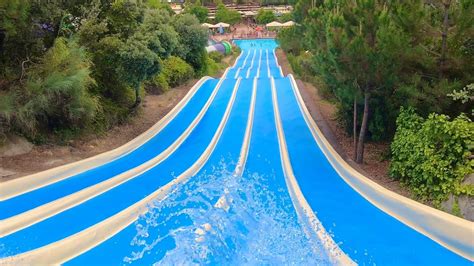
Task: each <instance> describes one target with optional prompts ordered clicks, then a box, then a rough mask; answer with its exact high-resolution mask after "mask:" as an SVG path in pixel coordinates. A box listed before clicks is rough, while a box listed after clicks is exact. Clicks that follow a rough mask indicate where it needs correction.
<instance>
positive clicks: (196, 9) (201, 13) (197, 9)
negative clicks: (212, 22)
mask: <svg viewBox="0 0 474 266" xmlns="http://www.w3.org/2000/svg"><path fill="white" fill-rule="evenodd" d="M185 12H187V13H189V14H193V15H194V16H196V17H197V19H198V20H199V22H200V23H204V22H206V21H207V15H208V12H209V11H208V10H207V8H206V7H203V6H202V5H201V1H199V0H198V1H196V3H194V4H192V5H189V6H187V7H186V8H185Z"/></svg>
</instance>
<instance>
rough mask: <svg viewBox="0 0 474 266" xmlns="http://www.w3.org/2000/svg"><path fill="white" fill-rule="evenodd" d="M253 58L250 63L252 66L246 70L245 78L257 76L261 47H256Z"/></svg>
mask: <svg viewBox="0 0 474 266" xmlns="http://www.w3.org/2000/svg"><path fill="white" fill-rule="evenodd" d="M255 53H256V55H255V60H254V62H253V64H252V66H251V67H250V68H249V69H248V70H247V75H246V78H254V77H257V74H258V70H259V68H260V64H261V62H262V60H261V59H262V49H256V50H255Z"/></svg>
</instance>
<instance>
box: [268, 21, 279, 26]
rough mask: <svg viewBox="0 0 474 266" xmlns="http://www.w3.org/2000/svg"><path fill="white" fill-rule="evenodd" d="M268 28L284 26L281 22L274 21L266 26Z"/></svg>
mask: <svg viewBox="0 0 474 266" xmlns="http://www.w3.org/2000/svg"><path fill="white" fill-rule="evenodd" d="M266 26H267V27H282V26H283V24H281V23H280V22H278V21H273V22H270V23H268V24H267V25H266Z"/></svg>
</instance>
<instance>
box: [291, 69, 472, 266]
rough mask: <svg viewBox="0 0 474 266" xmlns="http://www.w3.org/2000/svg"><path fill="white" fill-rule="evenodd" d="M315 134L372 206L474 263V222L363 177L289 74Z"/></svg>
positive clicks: (334, 164)
mask: <svg viewBox="0 0 474 266" xmlns="http://www.w3.org/2000/svg"><path fill="white" fill-rule="evenodd" d="M288 76H289V78H290V80H291V85H292V87H293V91H294V93H295V95H296V98H297V101H298V105H299V107H300V109H301V111H302V113H303V114H304V119H305V121H306V123H307V125H308V127H309V128H310V130H311V133H312V135H313V137H314V139H315V141H316V143H317V144H318V146H319V147H320V149H321V150H322V152H323V153H324V155H325V156H326V158H327V159H328V161H329V162H330V164H331V165H332V167H333V168H334V169H335V170H336V172H337V173H338V174H339V176H340V177H341V178H342V179H343V180H344V181H345V182H346V183H347V184H348V185H349V186H351V188H352V189H354V190H355V191H356V192H357V193H359V194H360V195H361V196H362V197H364V198H365V199H366V200H367V201H369V202H370V203H371V204H373V205H374V206H376V207H377V208H379V209H380V210H382V211H384V212H385V213H387V214H389V215H390V216H392V217H394V218H395V219H397V220H399V221H401V222H402V223H404V224H405V225H407V226H409V227H411V228H412V229H414V230H416V231H417V232H419V233H421V234H423V235H425V236H427V237H429V238H430V239H432V240H433V241H435V242H437V243H438V244H440V245H442V246H443V247H445V248H447V249H449V250H451V251H452V252H454V253H456V254H458V255H460V256H462V257H464V258H466V259H468V260H470V261H474V223H473V222H470V221H468V220H465V219H462V218H459V217H456V216H454V215H451V214H448V213H445V212H443V211H440V210H437V209H434V208H432V207H429V206H427V205H424V204H422V203H419V202H417V201H414V200H412V199H409V198H406V197H404V196H402V195H399V194H397V193H395V192H393V191H390V190H388V189H386V188H384V187H382V186H381V185H379V184H377V183H375V182H374V181H372V180H371V179H369V178H368V177H366V176H364V175H362V174H361V173H359V172H358V171H357V170H355V169H354V168H352V167H351V166H350V165H349V164H348V163H347V162H346V161H345V160H344V159H343V158H342V157H341V156H340V155H339V154H338V153H337V152H336V151H335V150H334V148H333V147H332V146H331V144H330V143H329V142H328V141H327V139H326V138H325V137H324V135H323V133H322V132H321V130H320V129H319V127H318V126H317V124H316V122H315V121H314V120H313V118H312V117H311V115H310V113H309V111H308V109H307V108H306V105H305V104H304V101H303V98H302V97H301V94H300V92H299V89H298V85H297V84H296V81H295V78H294V77H293V75H291V74H290V75H288Z"/></svg>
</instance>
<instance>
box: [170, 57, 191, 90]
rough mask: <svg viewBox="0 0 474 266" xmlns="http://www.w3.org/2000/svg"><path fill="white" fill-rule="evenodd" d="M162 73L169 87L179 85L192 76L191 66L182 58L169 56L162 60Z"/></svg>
mask: <svg viewBox="0 0 474 266" xmlns="http://www.w3.org/2000/svg"><path fill="white" fill-rule="evenodd" d="M163 74H164V75H165V77H166V81H167V82H168V84H169V85H170V86H171V87H176V86H179V85H181V84H183V83H185V82H186V81H188V80H190V79H191V78H192V77H193V76H194V70H193V68H192V67H191V66H190V65H188V64H187V63H186V62H185V61H184V60H183V59H181V58H179V57H175V56H171V57H170V58H168V59H166V60H165V61H164V62H163Z"/></svg>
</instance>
